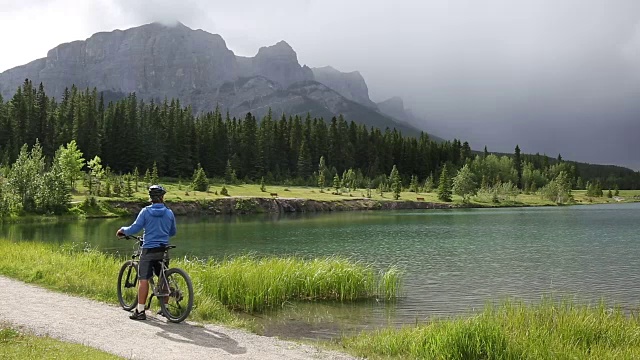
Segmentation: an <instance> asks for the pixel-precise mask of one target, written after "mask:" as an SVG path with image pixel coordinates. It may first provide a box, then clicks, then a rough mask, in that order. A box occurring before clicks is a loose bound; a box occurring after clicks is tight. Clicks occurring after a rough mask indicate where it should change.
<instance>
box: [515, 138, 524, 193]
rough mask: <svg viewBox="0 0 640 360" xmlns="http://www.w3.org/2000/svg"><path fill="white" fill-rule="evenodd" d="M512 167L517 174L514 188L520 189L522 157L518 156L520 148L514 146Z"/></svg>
mask: <svg viewBox="0 0 640 360" xmlns="http://www.w3.org/2000/svg"><path fill="white" fill-rule="evenodd" d="M513 166H514V167H515V170H516V173H517V174H518V181H517V183H516V186H517V187H518V188H519V189H522V157H521V156H520V146H518V145H516V149H515V154H514V156H513Z"/></svg>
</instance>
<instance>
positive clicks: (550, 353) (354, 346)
mask: <svg viewBox="0 0 640 360" xmlns="http://www.w3.org/2000/svg"><path fill="white" fill-rule="evenodd" d="M342 344H343V346H344V347H345V349H346V350H348V351H350V352H351V353H353V354H355V355H358V356H367V357H370V358H398V359H487V360H489V359H514V360H515V359H532V360H533V359H640V321H639V319H638V317H636V316H634V315H631V316H627V315H625V314H624V313H623V312H622V311H621V310H620V309H616V308H614V309H611V308H607V307H606V306H605V305H604V304H602V303H601V304H599V305H597V306H589V305H576V304H574V303H572V302H570V301H558V302H556V301H553V300H550V299H546V300H544V301H542V302H541V303H540V304H537V305H526V304H523V303H521V302H514V301H507V302H505V303H503V304H502V305H499V306H494V305H489V306H487V307H486V308H485V309H484V311H483V312H482V313H480V314H478V315H476V316H472V317H468V318H456V319H446V320H437V321H433V322H431V323H428V324H424V325H418V326H412V327H404V328H401V329H384V330H379V331H376V332H372V333H361V334H360V335H357V336H354V337H350V338H344V339H343V340H342Z"/></svg>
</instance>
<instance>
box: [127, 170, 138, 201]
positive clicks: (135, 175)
mask: <svg viewBox="0 0 640 360" xmlns="http://www.w3.org/2000/svg"><path fill="white" fill-rule="evenodd" d="M133 180H134V181H135V185H136V187H135V191H136V192H138V180H140V173H139V172H138V167H137V166H136V168H135V169H134V170H133ZM129 196H131V195H129Z"/></svg>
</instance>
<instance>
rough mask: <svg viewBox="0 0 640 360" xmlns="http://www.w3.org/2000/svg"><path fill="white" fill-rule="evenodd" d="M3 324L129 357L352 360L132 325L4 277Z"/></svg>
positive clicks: (248, 336) (293, 346)
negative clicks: (6, 323)
mask: <svg viewBox="0 0 640 360" xmlns="http://www.w3.org/2000/svg"><path fill="white" fill-rule="evenodd" d="M0 289H2V296H3V299H4V300H3V301H0V321H5V322H8V323H10V324H13V325H17V326H21V327H24V328H26V329H29V330H31V331H33V332H34V333H35V334H36V335H48V336H51V337H53V338H57V339H61V340H63V341H68V342H73V343H79V344H83V345H87V346H90V347H93V348H97V349H101V350H103V351H106V352H109V353H112V354H116V355H118V356H122V357H125V358H129V359H154V360H155V359H190V360H194V359H267V360H268V359H336V360H342V359H353V358H352V357H350V356H348V355H345V354H340V353H337V352H331V351H326V350H321V349H318V348H316V347H313V346H310V345H302V344H297V343H294V342H289V341H282V340H278V339H276V338H270V337H265V336H259V335H255V334H252V333H249V332H246V331H242V330H236V329H228V328H224V327H221V326H216V325H206V326H204V327H203V326H200V325H194V324H192V323H181V324H173V323H168V322H166V321H165V320H164V318H162V317H159V316H157V317H156V316H147V319H148V320H147V321H133V320H130V319H129V318H128V313H127V312H125V311H123V310H122V309H121V308H119V307H116V306H113V305H108V304H104V303H100V302H97V301H93V300H87V299H83V298H78V297H73V296H69V295H65V294H61V293H56V292H52V291H49V290H46V289H43V288H40V287H37V286H33V285H29V284H25V283H23V282H20V281H16V280H12V279H8V278H6V277H2V276H0Z"/></svg>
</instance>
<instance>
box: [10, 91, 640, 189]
mask: <svg viewBox="0 0 640 360" xmlns="http://www.w3.org/2000/svg"><path fill="white" fill-rule="evenodd" d="M0 128H1V129H2V131H0V164H1V165H3V166H5V167H9V166H11V164H14V163H15V162H16V161H17V160H18V159H19V158H20V155H21V153H22V152H23V147H24V145H26V146H27V148H26V150H25V151H28V149H32V148H33V147H34V145H36V142H37V143H38V147H39V149H40V150H39V151H41V153H42V158H43V159H46V164H47V166H48V167H50V166H52V165H53V164H54V163H55V161H53V159H54V158H55V155H56V151H58V150H60V147H65V146H67V145H68V144H70V143H71V142H72V141H73V142H74V143H75V146H77V148H78V149H80V150H81V151H82V154H83V155H82V156H83V158H84V159H85V160H86V162H85V163H84V165H83V169H84V170H85V171H87V172H90V171H91V166H90V161H92V160H93V161H94V165H95V161H96V159H97V160H98V161H99V164H100V166H103V167H105V168H106V169H108V170H109V171H110V172H111V173H114V174H133V173H134V172H141V173H144V172H145V171H149V170H150V169H153V168H154V167H155V168H156V169H157V170H156V171H157V173H158V174H160V176H163V177H173V178H191V177H192V176H193V174H194V169H199V168H201V169H202V170H203V171H204V172H205V173H206V174H207V176H208V177H210V178H211V177H213V178H219V179H222V180H223V181H225V182H236V181H244V182H257V181H260V180H261V179H262V178H264V179H265V180H266V181H267V182H268V183H291V184H294V185H295V184H298V185H317V184H318V181H319V180H318V177H319V175H320V174H319V173H320V172H322V176H323V179H324V180H323V181H324V182H325V184H324V185H326V186H331V185H332V184H331V183H332V182H333V180H334V179H335V176H336V175H337V176H338V177H340V175H342V176H343V177H344V175H345V174H346V173H347V172H348V171H351V173H352V175H350V176H351V178H353V179H354V181H355V182H354V186H357V187H360V188H367V187H368V188H377V187H379V186H380V184H383V185H384V184H388V179H389V176H388V175H387V174H390V173H389V172H390V171H391V169H392V168H393V167H394V166H396V170H397V172H398V179H400V180H399V181H400V183H401V185H402V186H403V187H411V186H413V187H417V186H418V185H417V184H419V186H420V187H421V188H424V187H428V185H429V184H434V185H436V184H437V183H439V182H440V181H439V180H440V178H441V177H442V173H443V172H445V169H446V172H447V176H448V178H451V179H453V177H454V176H456V175H457V173H458V171H459V170H461V169H462V168H463V167H464V166H465V165H468V167H469V170H470V173H471V174H472V176H473V181H474V183H475V184H476V185H477V187H478V188H482V186H486V187H492V186H495V185H498V184H505V183H509V182H510V183H511V184H512V185H513V186H514V187H515V188H516V189H518V190H521V191H533V192H535V191H537V190H538V189H541V188H543V187H544V186H546V185H548V184H549V183H550V182H551V181H553V180H554V179H556V178H557V176H558V175H559V174H560V172H564V173H565V175H564V176H566V177H567V181H568V184H569V186H570V187H571V188H574V189H576V188H578V189H585V188H587V185H588V184H589V185H592V186H593V184H596V183H597V184H598V185H599V186H600V187H601V188H610V189H611V188H614V187H617V188H619V189H637V188H639V187H640V175H639V174H638V173H637V172H633V171H631V170H629V169H624V168H619V167H607V166H598V165H594V166H589V165H585V164H578V163H574V162H569V161H564V160H562V158H561V156H560V155H559V156H558V158H557V159H554V158H550V157H548V156H546V155H540V154H535V155H527V154H521V153H520V149H519V148H518V147H517V146H516V149H515V151H514V153H513V154H506V155H502V156H500V155H496V154H491V153H489V152H488V151H487V150H486V148H485V151H484V153H482V152H481V153H474V152H472V151H471V148H470V146H469V144H468V143H467V142H461V141H460V140H457V139H454V140H453V141H445V142H436V141H433V140H431V139H430V137H429V136H428V134H426V133H421V134H420V136H418V137H409V136H403V135H402V134H401V133H400V132H399V131H397V130H396V129H389V128H387V129H377V128H373V127H371V128H368V127H367V126H365V125H363V124H357V123H355V122H354V121H350V122H347V120H346V119H344V117H343V116H336V117H333V118H331V119H330V120H328V121H325V119H323V118H316V117H312V116H310V115H309V114H307V115H306V116H300V115H290V116H287V115H285V114H280V115H275V114H272V112H271V111H269V112H268V114H267V115H266V116H264V117H263V118H262V119H257V118H256V117H255V116H254V115H252V114H251V113H247V114H246V116H244V117H243V118H236V117H231V116H230V115H229V113H226V114H223V112H222V111H221V110H220V109H219V108H216V110H215V111H212V112H208V113H203V114H194V112H193V111H192V109H191V108H190V107H189V106H186V107H185V106H182V105H181V104H180V101H179V100H178V99H171V100H168V99H165V100H164V101H160V102H156V101H150V102H146V101H144V100H141V99H138V98H137V97H136V94H135V93H132V94H130V95H128V96H127V97H126V98H123V99H121V100H118V101H109V102H108V103H106V102H105V100H104V97H103V94H102V93H99V92H98V91H97V90H96V89H93V90H90V89H84V90H79V89H78V88H76V87H75V86H72V87H71V88H70V89H66V90H65V91H64V93H63V96H62V98H61V99H60V100H59V101H58V100H56V99H54V98H50V97H48V96H47V95H46V93H45V91H44V86H43V84H39V86H37V88H36V87H34V86H33V84H32V83H31V81H29V80H25V82H24V84H23V85H22V86H21V87H19V88H18V89H17V90H16V93H15V94H14V95H13V97H12V98H11V99H9V100H8V101H6V102H5V101H4V100H3V99H2V98H1V97H0ZM321 157H322V158H323V165H322V167H321V166H320V164H319V161H320V160H319V159H320V158H321ZM320 168H322V170H320ZM614 170H615V171H614ZM394 176H395V175H394ZM5 178H6V177H5ZM90 184H91V182H90ZM385 186H386V185H385Z"/></svg>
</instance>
